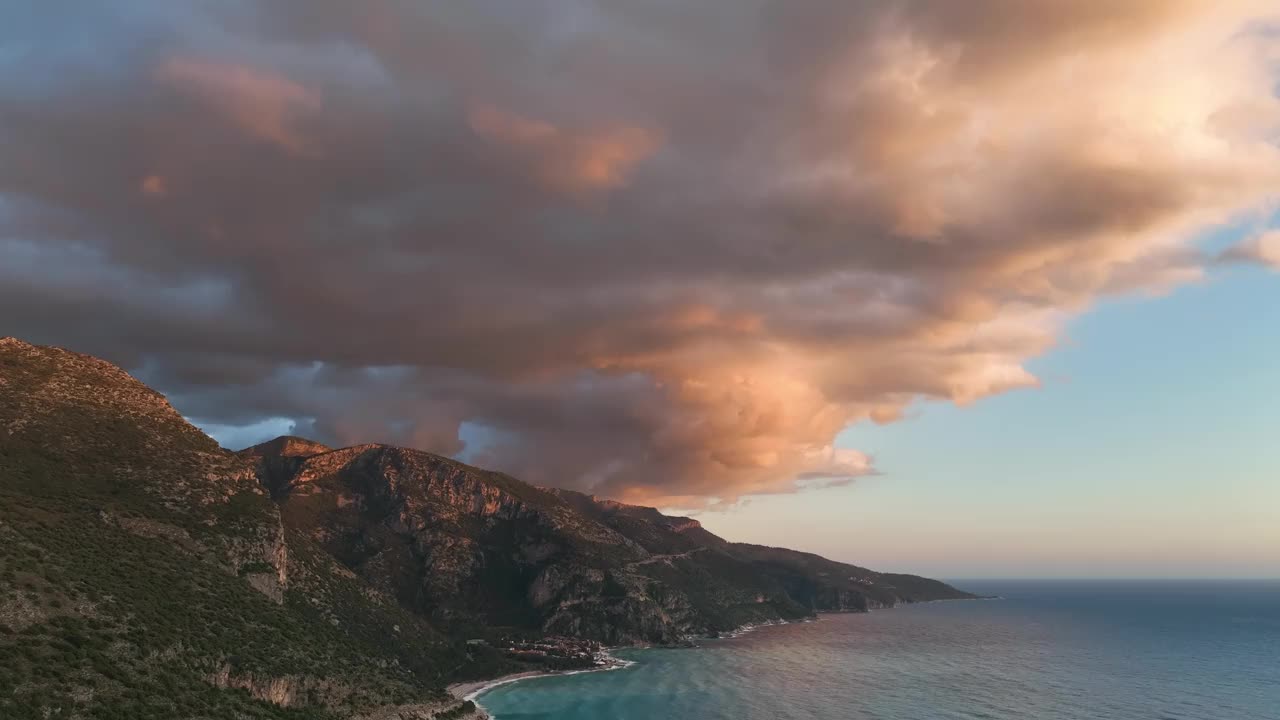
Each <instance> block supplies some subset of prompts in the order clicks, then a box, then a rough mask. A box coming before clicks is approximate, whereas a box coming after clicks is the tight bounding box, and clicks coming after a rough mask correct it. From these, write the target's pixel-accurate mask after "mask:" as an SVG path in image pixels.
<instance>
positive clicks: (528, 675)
mask: <svg viewBox="0 0 1280 720" xmlns="http://www.w3.org/2000/svg"><path fill="white" fill-rule="evenodd" d="M988 599H995V598H994V597H988V596H981V595H975V596H974V597H971V598H939V599H937V600H923V601H917V602H912V603H901V604H895V605H890V606H887V607H884V608H877V609H881V610H892V609H895V608H898V607H902V606H905V605H919V604H924V603H932V602H948V601H952V600H988ZM867 612H873V610H870V609H869V610H834V611H833V610H827V611H817V612H815V613H814V615H813V617H809V618H803V619H797V620H781V619H780V620H766V621H764V622H761V623H747V624H745V625H742V626H740V627H738V628H736V629H734V630H732V631H730V632H727V633H724V634H722V635H719V636H717V637H705V636H704V637H700V638H694V637H690V638H689V643H690V644H689V645H685V646H683V647H688V648H697V647H700V646H699V645H698V644H697V640H733V639H736V638H740V637H742V636H743V635H746V634H748V633H750V632H752V631H755V630H759V629H760V628H765V627H778V626H782V625H793V624H795V625H799V624H805V623H813V622H820V621H821V620H822V616H823V615H842V614H861V613H867ZM645 647H652V646H648V645H633V646H627V647H626V648H608V649H605V650H604V651H602V652H601V653H600V654H599V656H598V658H597V659H598V660H602V661H603V662H602V664H601V665H600V666H597V667H591V668H582V669H578V670H525V671H523V672H518V673H511V674H508V675H500V676H498V677H496V678H490V679H488V680H473V681H470V682H460V683H453V684H451V685H449V686H447V687H446V688H445V689H446V691H447V692H448V693H449V694H450V695H452V696H453V697H454V698H456V699H457V700H460V701H466V700H470V701H471V702H473V703H475V704H476V708H477V710H478V711H479V713H480V716H481V717H483V718H491V717H492V716H491V715H490V714H489V712H488V710H487V709H485V707H484V705H483V704H482V703H481V702H480V700H479V698H480V696H481V695H483V694H484V693H486V692H489V691H490V690H492V689H494V688H496V687H499V686H502V685H509V684H511V683H516V682H520V681H522V680H529V679H532V678H537V677H550V676H555V675H566V676H567V675H580V674H583V673H596V672H608V671H611V670H623V669H625V668H628V667H631V666H632V665H634V664H635V661H634V660H623V659H620V658H617V657H614V656H613V655H612V654H611V651H613V650H619V649H641V648H645Z"/></svg>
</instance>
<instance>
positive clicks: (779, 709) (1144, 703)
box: [479, 581, 1280, 720]
mask: <svg viewBox="0 0 1280 720" xmlns="http://www.w3.org/2000/svg"><path fill="white" fill-rule="evenodd" d="M956 584H957V585H958V586H960V587H963V588H964V589H966V590H970V591H973V592H979V593H984V594H998V595H1001V596H1002V597H1003V598H1004V599H1001V600H980V601H963V602H945V603H930V604H926V605H918V606H913V607H905V608H898V609H895V610H885V611H881V612H874V613H870V614H867V615H826V616H823V617H822V619H821V620H819V621H818V622H813V623H806V624H796V625H785V626H775V627H765V628H761V629H759V630H756V631H755V632H752V633H749V634H747V635H744V636H742V637H739V638H735V639H730V640H715V641H707V642H705V643H704V644H703V646H702V647H701V648H697V649H690V650H628V651H621V652H619V653H617V654H618V656H619V657H623V658H626V659H628V660H633V661H635V665H633V666H631V667H630V668H627V669H625V670H616V671H611V672H602V673H589V674H581V675H571V676H559V677H547V678H538V679H534V680H528V681H523V682H519V683H514V684H510V685H504V686H500V687H498V688H495V689H493V690H491V691H489V692H487V693H485V694H484V695H482V696H481V697H480V699H479V701H480V703H481V704H482V705H483V706H484V707H485V708H486V709H488V711H489V712H490V714H492V715H494V716H495V717H496V718H497V720H535V719H537V720H544V719H545V720H666V719H668V718H673V719H675V720H683V719H684V718H688V719H689V720H704V719H724V720H730V719H731V720H846V719H848V720H862V719H864V718H865V719H867V720H871V719H876V720H940V719H949V718H956V719H961V718H964V719H978V720H1067V719H1070V720H1139V719H1142V720H1280V582H1233V583H1227V582H1223V583H1209V582H1205V583H1172V582H1169V583H1166V582H1140V583H1132V582H1034V583H1032V582H994V581H992V582H985V581H984V582H978V581H970V582H957V583H956Z"/></svg>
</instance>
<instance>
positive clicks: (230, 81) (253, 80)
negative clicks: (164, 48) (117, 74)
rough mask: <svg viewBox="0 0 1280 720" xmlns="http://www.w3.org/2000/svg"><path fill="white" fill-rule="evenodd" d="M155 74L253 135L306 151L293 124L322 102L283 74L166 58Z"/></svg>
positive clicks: (230, 65)
mask: <svg viewBox="0 0 1280 720" xmlns="http://www.w3.org/2000/svg"><path fill="white" fill-rule="evenodd" d="M156 75H157V76H158V77H159V78H160V79H161V80H163V81H165V82H167V83H170V84H172V85H174V86H175V87H177V88H178V89H179V90H181V91H183V92H186V93H190V94H191V95H192V97H194V98H196V99H197V100H199V101H200V102H202V103H204V104H205V105H206V106H207V107H208V108H209V109H210V110H212V111H213V112H216V113H218V114H220V115H222V116H223V117H224V118H226V120H227V121H228V122H231V123H232V124H234V125H235V126H237V127H238V128H239V129H240V130H242V131H243V132H245V133H247V134H249V135H251V136H253V137H256V138H258V139H260V140H264V141H267V142H270V143H273V144H275V145H278V146H280V147H281V148H284V149H285V150H288V151H289V152H292V153H301V152H304V151H305V150H306V149H307V141H306V139H305V138H304V137H303V136H302V134H301V132H300V131H299V129H298V124H297V121H298V119H299V116H300V115H302V114H304V113H307V112H313V111H315V110H317V109H319V107H320V98H319V96H318V95H316V93H314V92H312V91H311V90H308V89H307V88H305V87H303V86H302V85H299V84H298V83H296V82H293V81H292V80H290V79H289V78H287V77H285V76H284V75H281V74H279V73H275V72H271V71H268V70H261V69H256V68H252V67H248V66H245V65H238V64H234V63H225V62H211V61H206V60H197V59H192V58H185V57H174V58H170V59H169V60H166V61H165V62H164V63H163V64H161V65H160V67H159V68H158V69H157V71H156Z"/></svg>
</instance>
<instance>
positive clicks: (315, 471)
mask: <svg viewBox="0 0 1280 720" xmlns="http://www.w3.org/2000/svg"><path fill="white" fill-rule="evenodd" d="M261 447H263V446H258V447H257V448H251V449H249V450H248V451H244V454H245V455H246V457H248V456H255V457H259V458H260V459H261V454H262V453H261ZM294 459H295V460H297V459H298V458H294ZM264 482H268V483H269V484H272V486H273V487H274V488H276V489H275V491H274V496H275V498H276V500H277V502H278V503H279V505H280V507H281V513H282V517H283V518H284V522H285V523H286V525H287V526H288V527H290V528H291V529H293V530H296V531H297V532H299V533H302V534H305V535H307V536H308V537H310V538H312V539H313V540H315V541H316V542H317V543H318V544H320V545H321V546H322V547H323V548H324V549H325V550H326V551H327V552H328V553H329V554H331V555H332V556H333V557H335V558H338V559H339V560H340V561H341V562H343V563H344V564H345V565H346V566H347V567H349V568H350V569H351V570H352V571H353V572H354V573H356V574H357V575H359V576H360V577H361V578H363V579H364V580H365V581H367V582H369V583H370V584H371V585H372V586H374V587H376V588H378V589H379V590H380V591H382V592H385V593H387V594H388V595H390V596H394V597H396V598H397V599H398V600H399V601H400V602H401V603H402V604H403V605H405V606H406V607H408V608H410V609H412V610H413V611H414V612H416V613H419V614H421V615H423V616H425V617H428V618H431V619H433V620H435V621H436V622H437V623H446V624H448V623H452V624H464V625H465V624H474V625H501V626H514V627H522V628H528V629H532V630H537V631H540V632H543V633H548V634H562V635H572V636H578V637H584V638H589V639H593V640H598V641H601V642H604V643H608V644H626V643H673V642H679V641H681V640H682V639H683V638H685V637H688V636H691V635H705V634H716V633H720V632H724V631H728V630H732V629H735V628H737V627H739V626H742V625H744V624H748V623H761V622H769V621H778V620H784V619H797V618H802V617H808V616H811V615H812V614H813V613H815V612H823V611H866V610H869V609H875V608H882V607H891V606H893V605H896V604H898V603H902V602H914V601H918V600H932V599H944V598H958V597H966V595H965V594H964V593H962V592H959V591H957V590H955V589H954V588H950V587H949V586H946V585H944V584H942V583H937V582H934V581H926V580H925V579H923V578H913V577H911V576H899V579H897V580H893V581H891V580H890V579H889V578H890V576H886V575H882V574H880V573H875V572H873V571H870V570H867V569H865V568H858V567H855V566H851V565H845V564H842V563H836V562H832V561H829V560H826V559H824V558H820V557H818V556H815V555H808V554H805V553H797V552H794V551H788V550H781V549H774V548H762V547H757V546H750V545H741V544H733V543H729V542H726V541H725V540H723V539H721V538H719V537H717V536H715V535H714V534H712V533H710V532H708V531H707V530H706V529H704V528H703V527H702V526H701V524H700V523H698V522H697V521H696V520H693V519H690V518H680V517H670V516H666V515H663V514H662V513H660V512H659V511H657V510H656V509H654V508H648V507H639V506H634V505H626V504H623V503H618V502H613V501H609V500H598V499H596V498H594V497H591V496H588V495H584V494H582V493H577V492H573V491H568V490H558V489H550V488H538V487H534V486H531V485H527V484H525V483H522V482H520V481H518V480H515V479H513V478H511V477H508V476H506V475H502V474H500V473H493V472H488V471H485V470H481V469H479V468H475V467H471V466H468V465H465V464H463V463H459V462H456V461H454V460H450V459H448V458H444V457H440V456H438V455H433V454H430V453H425V452H420V451H416V450H407V449H404V448H396V447H390V446H384V445H362V446H357V447H352V448H344V449H341V450H333V451H319V452H316V453H315V454H313V455H310V456H309V457H306V458H304V459H301V460H300V461H299V462H298V464H297V469H296V471H295V472H294V474H293V476H292V477H290V478H288V479H283V480H282V479H280V478H271V479H264Z"/></svg>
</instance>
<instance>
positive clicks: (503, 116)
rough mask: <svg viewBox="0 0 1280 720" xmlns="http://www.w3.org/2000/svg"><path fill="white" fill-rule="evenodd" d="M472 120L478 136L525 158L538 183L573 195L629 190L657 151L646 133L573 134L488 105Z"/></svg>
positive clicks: (476, 109)
mask: <svg viewBox="0 0 1280 720" xmlns="http://www.w3.org/2000/svg"><path fill="white" fill-rule="evenodd" d="M467 117H468V121H469V123H470V126H471V129H472V131H474V132H475V133H476V134H477V135H479V136H480V137H483V138H485V139H486V140H491V141H494V142H496V143H500V144H502V145H505V146H507V147H508V148H510V149H511V150H514V151H516V152H520V153H524V154H525V155H526V157H527V161H528V162H530V163H532V165H533V170H534V172H535V173H536V175H537V176H538V177H539V179H541V180H542V181H544V182H546V183H547V184H549V185H550V186H552V187H554V188H557V189H563V190H569V191H583V190H607V189H610V188H615V187H619V186H621V185H624V184H625V183H626V180H627V174H628V173H630V172H631V169H632V168H633V167H634V166H635V165H636V163H638V162H640V161H641V160H643V159H644V158H645V157H647V156H648V155H649V154H650V153H652V152H653V151H654V150H655V149H656V148H657V146H658V141H657V138H656V137H655V136H654V134H653V133H651V132H649V131H646V130H644V129H642V128H637V127H621V128H613V129H609V130H605V131H601V132H586V133H572V132H567V131H565V130H562V129H561V128H558V127H556V126H554V125H551V124H549V123H546V122H541V121H537V120H530V119H528V118H525V117H521V116H519V115H515V114H513V113H509V112H505V111H503V110H500V109H498V108H496V107H494V106H492V105H486V104H477V105H475V106H473V107H471V108H470V111H469V112H468V115H467Z"/></svg>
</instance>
